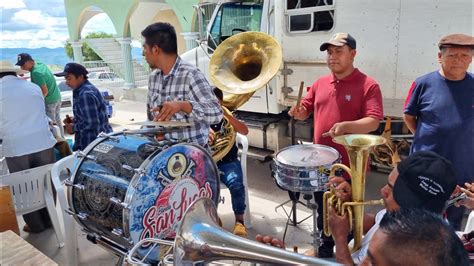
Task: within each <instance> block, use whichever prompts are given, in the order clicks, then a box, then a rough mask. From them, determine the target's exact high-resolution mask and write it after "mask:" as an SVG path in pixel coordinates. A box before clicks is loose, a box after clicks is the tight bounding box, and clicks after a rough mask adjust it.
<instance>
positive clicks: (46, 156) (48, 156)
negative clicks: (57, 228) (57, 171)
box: [5, 148, 56, 233]
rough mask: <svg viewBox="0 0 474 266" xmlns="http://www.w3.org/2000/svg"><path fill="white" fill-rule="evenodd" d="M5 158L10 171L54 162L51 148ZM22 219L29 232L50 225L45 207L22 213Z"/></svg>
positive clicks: (40, 229) (37, 230) (41, 229)
mask: <svg viewBox="0 0 474 266" xmlns="http://www.w3.org/2000/svg"><path fill="white" fill-rule="evenodd" d="M5 159H6V161H7V165H8V170H9V171H10V173H15V172H20V171H23V170H27V169H30V168H35V167H39V166H43V165H46V164H50V163H54V162H56V159H55V157H54V149H53V148H50V149H46V150H43V151H39V152H35V153H31V154H26V155H22V156H17V157H6V158H5ZM23 219H24V220H25V223H26V224H27V225H28V227H29V229H30V232H33V233H35V232H41V231H43V230H45V229H46V228H48V227H51V219H50V218H49V214H48V210H47V209H46V208H43V209H40V210H37V211H35V212H32V213H28V214H25V215H23Z"/></svg>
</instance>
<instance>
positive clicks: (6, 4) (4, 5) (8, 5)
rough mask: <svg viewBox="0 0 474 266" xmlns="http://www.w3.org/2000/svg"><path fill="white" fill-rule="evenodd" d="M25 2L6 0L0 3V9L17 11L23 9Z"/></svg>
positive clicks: (21, 0)
mask: <svg viewBox="0 0 474 266" xmlns="http://www.w3.org/2000/svg"><path fill="white" fill-rule="evenodd" d="M25 7H26V5H25V2H23V0H6V1H0V8H1V9H18V8H25Z"/></svg>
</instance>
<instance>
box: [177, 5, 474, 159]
mask: <svg viewBox="0 0 474 266" xmlns="http://www.w3.org/2000/svg"><path fill="white" fill-rule="evenodd" d="M471 5H472V3H471V1H470V0H459V1H456V2H450V1H441V0H435V1H433V0H416V1H412V0H399V1H393V0H379V1H370V0H362V1H352V0H262V1H244V2H243V1H241V2H238V1H224V2H222V1H219V2H214V3H211V4H202V5H200V6H198V8H197V9H196V17H197V18H198V19H197V20H196V21H199V22H200V23H199V24H200V26H201V27H198V28H200V29H201V30H200V32H201V36H202V37H201V40H200V41H199V46H198V47H196V48H194V49H192V50H190V51H188V52H186V53H185V54H183V55H182V58H183V59H184V60H186V61H188V62H190V63H193V64H195V65H196V66H197V67H198V68H200V69H201V71H203V72H204V73H205V75H206V76H207V77H209V71H208V68H209V60H210V57H211V56H212V53H213V50H214V49H215V48H216V47H217V46H218V45H219V44H220V43H221V42H222V41H224V40H225V39H226V38H228V37H229V36H232V35H234V34H237V33H240V32H242V31H261V32H265V33H267V34H269V35H271V36H273V37H274V38H275V39H276V40H277V41H278V42H279V44H280V45H281V48H282V52H283V60H282V62H281V65H280V71H279V72H278V73H277V75H276V76H275V77H274V78H273V79H272V80H271V81H270V82H269V83H268V84H267V85H266V86H265V87H263V88H261V89H259V90H257V92H256V93H255V94H254V95H253V97H252V98H251V99H250V100H249V101H248V102H247V103H246V104H244V105H243V106H241V107H240V108H239V111H238V113H237V116H238V117H239V118H240V119H242V120H245V122H247V124H248V125H249V127H250V133H249V134H250V137H249V141H250V143H249V144H250V146H252V147H255V148H259V149H264V150H270V151H278V150H279V149H281V148H283V147H285V146H286V145H289V144H290V141H289V140H290V134H289V132H290V130H289V126H288V125H289V124H288V121H289V120H288V119H289V118H288V116H287V115H286V112H287V110H288V109H289V108H290V107H291V106H293V105H295V103H296V99H297V96H298V88H299V85H300V83H301V81H303V82H304V86H305V87H306V88H308V87H310V86H311V85H312V83H313V82H314V81H316V80H317V79H318V78H319V77H321V76H324V75H328V74H329V73H330V71H329V69H328V68H327V65H326V53H325V52H321V51H319V46H320V44H321V43H323V42H325V41H327V40H328V39H330V37H331V36H332V35H333V34H335V33H337V32H349V33H350V34H351V35H352V36H354V38H355V39H356V40H357V56H356V59H355V62H354V65H355V66H356V67H357V68H359V69H360V70H361V71H362V72H364V73H366V74H367V75H369V76H371V77H373V78H374V79H375V80H376V81H377V82H378V83H379V85H380V88H381V90H382V95H383V100H384V102H383V104H384V114H385V115H386V116H390V117H395V118H401V117H402V115H403V103H404V100H405V98H406V96H407V94H408V90H409V88H410V85H411V83H412V82H413V81H414V80H415V79H416V77H418V76H420V75H422V74H425V73H428V72H430V71H434V70H436V69H438V67H439V65H438V62H437V53H438V47H437V45H436V43H437V42H438V40H439V39H440V38H441V37H442V36H445V35H447V34H451V33H454V32H461V33H466V34H472V30H473V28H472V27H473V26H472V21H471V18H472V14H471V10H470V9H469V8H465V7H466V6H471ZM211 12H212V15H211V14H210V13H211ZM454 14H456V19H451V18H452V16H453V15H454ZM204 29H205V30H204ZM208 80H210V79H208ZM305 94H306V90H304V92H303V96H304V95H305ZM296 127H297V130H296V137H297V138H298V139H302V140H307V141H311V139H312V120H311V118H310V119H308V120H307V121H298V122H297V123H296Z"/></svg>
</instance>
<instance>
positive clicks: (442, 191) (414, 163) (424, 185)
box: [393, 151, 456, 213]
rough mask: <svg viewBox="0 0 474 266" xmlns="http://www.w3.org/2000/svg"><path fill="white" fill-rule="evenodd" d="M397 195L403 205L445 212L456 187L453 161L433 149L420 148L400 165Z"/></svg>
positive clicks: (394, 189) (396, 199)
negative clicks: (421, 149)
mask: <svg viewBox="0 0 474 266" xmlns="http://www.w3.org/2000/svg"><path fill="white" fill-rule="evenodd" d="M397 169H398V173H399V174H398V178H397V180H396V181H395V184H394V186H393V197H394V199H395V201H396V202H397V203H398V205H400V207H402V208H421V209H426V210H429V211H432V212H436V213H441V212H442V211H443V210H444V207H445V206H446V201H447V200H448V199H449V198H450V196H451V194H452V193H453V191H454V189H455V188H456V178H455V170H454V167H453V165H452V164H451V162H450V161H448V160H446V159H445V158H443V157H442V156H440V155H438V154H436V153H434V152H432V151H418V152H416V153H414V154H412V155H411V156H409V157H408V158H406V159H405V160H403V161H401V162H400V163H399V164H398V166H397Z"/></svg>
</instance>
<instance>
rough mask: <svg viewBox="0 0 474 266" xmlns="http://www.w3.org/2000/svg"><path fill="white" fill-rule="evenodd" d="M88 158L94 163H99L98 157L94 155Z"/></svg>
mask: <svg viewBox="0 0 474 266" xmlns="http://www.w3.org/2000/svg"><path fill="white" fill-rule="evenodd" d="M86 158H87V159H89V160H91V161H94V162H95V161H97V156H94V155H87V156H86Z"/></svg>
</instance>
